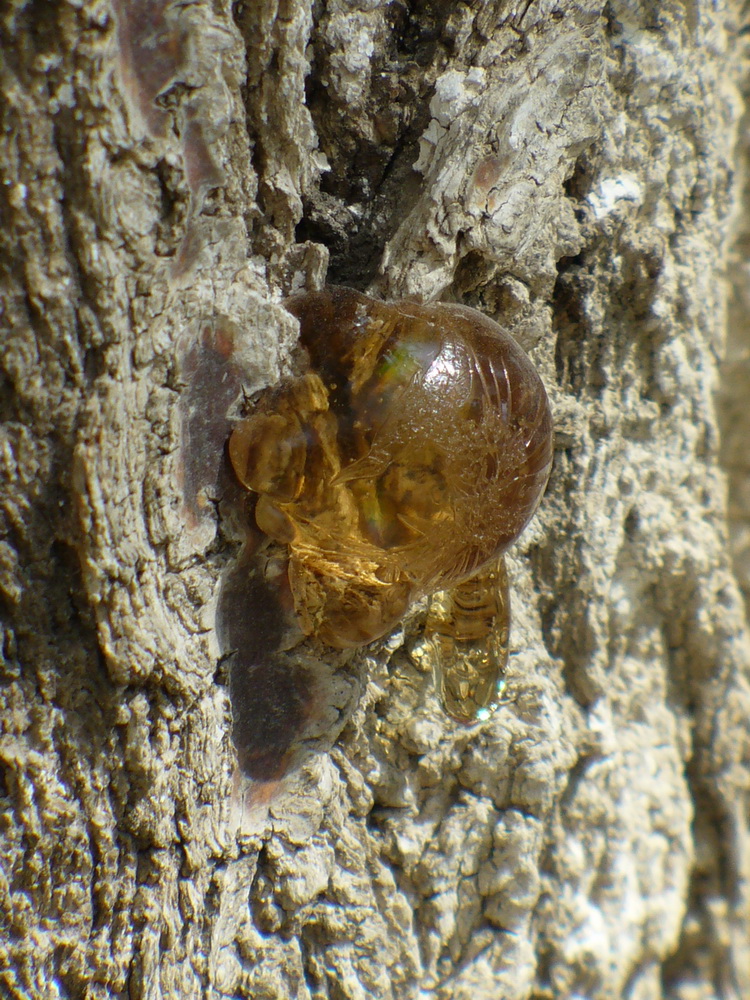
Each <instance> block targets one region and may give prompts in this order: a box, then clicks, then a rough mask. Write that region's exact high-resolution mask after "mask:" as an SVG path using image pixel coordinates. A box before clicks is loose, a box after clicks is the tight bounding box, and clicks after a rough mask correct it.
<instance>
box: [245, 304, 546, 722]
mask: <svg viewBox="0 0 750 1000" xmlns="http://www.w3.org/2000/svg"><path fill="white" fill-rule="evenodd" d="M286 305H287V308H288V309H289V310H290V311H291V312H292V313H293V314H294V315H295V316H296V317H297V318H298V319H299V321H300V336H301V342H302V344H303V345H304V347H305V348H306V349H307V353H308V356H309V362H310V363H309V370H308V371H307V372H306V373H305V374H304V375H303V376H301V377H299V378H297V379H293V380H291V381H289V382H287V383H285V384H283V385H281V386H279V387H278V388H275V389H272V390H269V391H268V392H267V393H265V394H264V396H263V397H262V398H261V400H260V401H259V403H258V406H257V408H256V411H255V412H254V413H253V414H252V415H251V416H250V417H248V418H247V419H246V420H244V421H242V422H240V423H239V424H238V425H237V427H236V428H235V430H234V432H233V434H232V437H231V439H230V444H229V453H230V459H231V462H232V465H233V467H234V469H235V472H236V474H237V476H238V478H239V479H240V481H241V482H242V483H243V484H244V485H245V486H246V487H247V488H248V489H250V490H253V491H255V492H256V493H258V494H259V498H258V502H257V506H256V520H257V523H258V526H259V527H260V528H261V529H262V530H263V531H264V532H266V534H268V535H269V536H270V537H271V538H273V539H275V540H277V541H278V542H281V543H284V544H286V545H288V546H289V556H290V559H289V579H290V583H291V588H292V594H293V597H294V604H295V609H296V612H297V615H298V617H299V620H300V624H301V627H302V629H303V631H304V632H305V633H306V634H312V635H315V636H316V637H318V638H319V639H321V640H322V641H324V642H326V643H328V644H330V645H333V646H337V647H346V646H356V645H360V644H362V643H366V642H369V641H371V640H372V639H375V638H378V637H379V636H382V635H383V634H384V633H386V632H387V631H389V630H390V629H391V628H392V627H393V626H394V625H395V624H396V622H397V621H398V620H399V619H400V618H401V616H402V615H403V614H404V612H405V610H406V609H407V608H408V606H409V604H410V603H412V602H413V601H414V600H416V599H417V598H419V597H421V596H423V595H424V594H431V593H434V592H435V591H442V590H451V589H453V588H456V587H457V586H458V585H462V584H464V582H465V581H467V580H469V579H470V578H471V577H473V576H474V575H475V574H477V572H478V571H480V570H482V569H483V567H485V570H484V573H485V576H486V574H487V572H490V577H489V579H490V580H492V579H495V580H499V579H500V575H499V574H501V570H500V569H497V568H495V569H493V570H492V571H489V570H487V569H486V567H487V566H488V564H489V563H490V561H492V563H493V566H494V567H497V565H498V558H499V557H500V556H501V555H502V553H503V552H504V551H505V549H506V548H507V547H508V546H509V545H510V544H511V543H512V542H513V541H514V540H515V539H516V538H517V537H518V535H519V534H520V533H521V531H522V530H523V529H524V527H525V526H526V524H527V523H528V521H529V520H530V518H531V516H532V515H533V513H534V511H535V509H536V507H537V504H538V503H539V500H540V497H541V495H542V493H543V491H544V487H545V485H546V482H547V478H548V475H549V470H550V465H551V461H552V422H551V418H550V411H549V405H548V402H547V395H546V393H545V390H544V386H543V385H542V382H541V380H540V378H539V376H538V375H537V373H536V371H535V369H534V367H533V365H532V364H531V362H530V360H529V359H528V357H527V356H526V354H525V353H524V352H523V351H522V349H521V348H520V347H519V346H518V344H517V343H516V342H515V341H514V340H513V338H512V337H510V336H509V335H508V334H507V333H506V332H505V331H504V330H503V329H502V328H501V327H499V326H498V325H497V324H496V323H494V322H492V321H491V320H489V319H488V318H487V317H485V316H483V315H482V314H481V313H479V312H477V311H476V310H474V309H469V308H466V307H464V306H458V305H443V304H434V305H418V304H415V303H412V302H395V303H385V302H378V301H376V300H374V299H371V298H368V297H367V296H365V295H362V294H360V293H359V292H356V291H354V290H352V289H348V288H336V287H328V288H326V289H325V290H324V291H322V292H313V293H305V294H302V295H297V296H294V297H293V298H291V299H289V300H288V302H287V303H286ZM492 573H494V574H495V576H494V578H493V577H492ZM503 579H504V577H503ZM487 586H488V585H486V584H482V585H481V586H479V588H478V589H477V588H475V590H476V594H475V595H474V596H471V588H469V589H468V590H467V589H466V587H464V588H463V590H464V591H465V594H464V596H463V597H462V596H461V593H460V592H456V594H455V595H454V596H455V597H456V598H457V600H458V603H457V604H455V606H454V608H453V610H452V611H451V610H444V611H443V612H440V613H439V614H438V613H436V614H435V615H433V616H432V617H433V619H434V622H435V623H436V624H435V626H434V631H435V633H436V635H438V636H442V639H441V642H442V645H443V646H445V642H443V640H444V639H446V637H447V636H449V634H450V632H451V630H455V629H458V633H457V634H459V633H460V634H462V632H461V630H463V632H466V629H467V628H468V629H469V631H471V629H472V628H479V626H467V625H466V621H467V620H468V619H469V618H471V617H472V614H474V612H472V613H469V612H468V611H467V608H468V607H469V606H470V605H472V603H475V604H477V606H478V607H479V611H476V609H475V611H476V614H474V617H475V618H476V619H477V620H479V619H481V620H482V621H485V622H489V624H487V625H486V626H485V627H486V628H488V629H489V628H495V629H497V628H498V627H499V628H500V629H501V631H502V628H503V627H505V628H506V633H507V621H508V613H507V605H508V602H507V600H505V599H497V600H495V601H494V611H493V613H492V614H489V611H488V608H489V605H490V604H492V601H489V599H488V598H487V596H486V593H487V589H486V588H487ZM462 600H463V602H464V604H463V610H461V607H462V605H461V601H462ZM438 623H439V624H438ZM462 623H463V624H462ZM471 639H472V636H471V635H467V636H465V637H463V638H459V639H458V642H459V644H460V643H466V642H468V641H470V640H471ZM506 640H507V634H506ZM504 648H505V652H506V653H507V641H506V642H505V647H504ZM445 655H446V656H447V654H445ZM504 655H505V654H503V657H502V658H503V662H504ZM485 667H486V663H485ZM447 669H449V670H450V667H448V668H447ZM498 669H500V668H499V667H498ZM485 672H486V673H491V671H489V669H487V670H486V671H485ZM465 673H466V674H467V677H468V674H469V673H471V668H470V666H468V667H467V668H466V671H465ZM444 676H445V673H444ZM455 682H456V684H457V685H458V687H456V690H455V697H453V696H451V697H448V696H447V694H446V693H445V691H446V689H445V685H444V684H443V689H444V703H445V704H446V707H447V708H448V710H449V711H450V712H451V714H453V715H455V716H456V717H457V718H463V719H466V718H468V717H471V716H473V715H475V714H476V711H477V710H478V708H479V707H481V705H482V704H487V703H488V702H489V701H490V700H491V699H492V697H493V696H494V695H493V694H492V691H494V690H495V689H496V687H497V685H496V683H495V682H494V681H493V682H491V683H488V682H487V681H486V678H484V679H483V680H482V681H481V683H480V682H479V681H477V684H476V685H474V686H473V687H472V685H471V684H470V683H469V681H468V680H467V679H466V677H462V675H461V670H460V669H459V670H458V673H457V674H456V677H455ZM451 683H452V682H451ZM448 686H449V687H450V684H449V685H448ZM470 688H471V691H470V690H469V689H470ZM485 690H487V691H489V692H490V693H486V694H485V693H482V692H485ZM462 698H463V699H464V700H465V701H466V710H465V711H464V710H463V709H461V707H460V704H459V703H460V701H461V699H462Z"/></svg>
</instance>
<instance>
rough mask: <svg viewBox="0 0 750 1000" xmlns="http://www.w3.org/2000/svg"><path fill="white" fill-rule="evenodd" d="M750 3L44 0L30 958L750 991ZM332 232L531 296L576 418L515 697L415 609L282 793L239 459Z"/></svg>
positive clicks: (20, 923) (332, 247)
mask: <svg viewBox="0 0 750 1000" xmlns="http://www.w3.org/2000/svg"><path fill="white" fill-rule="evenodd" d="M741 16H742V14H741V11H740V10H739V8H734V7H731V6H729V5H726V4H722V3H720V2H719V3H711V2H709V0H692V2H690V0H684V2H677V0H673V2H669V0H668V2H660V0H644V2H641V3H635V2H631V0H612V2H610V3H607V4H604V3H603V2H596V0H578V2H569V3H565V4H555V3H552V2H546V0H532V2H529V0H517V2H514V0H507V2H506V0H487V2H482V3H479V2H471V0H466V2H461V0H392V2H385V0H359V2H357V3H354V2H352V3H347V2H344V0H328V2H326V3H312V2H307V0H277V2H274V0H240V2H239V3H237V4H235V5H233V6H230V5H229V4H228V3H226V2H224V0H216V2H213V3H211V2H208V0H205V2H202V0H197V2H195V3H191V4H188V5H185V4H179V3H176V2H174V3H173V2H169V0H164V2H163V0H91V2H88V3H80V2H77V0H75V2H74V0H70V2H63V0H60V2H59V3H50V2H48V0H29V2H26V3H24V2H22V0H5V3H4V4H3V5H2V6H0V45H1V47H2V54H1V57H0V122H1V128H0V178H1V180H2V183H0V282H1V284H0V310H1V312H0V319H1V322H2V331H1V335H2V348H1V350H0V373H1V375H2V383H0V413H1V415H2V429H1V434H2V438H1V441H2V452H1V454H2V480H0V518H1V519H2V520H1V521H0V524H1V525H2V528H1V529H0V531H1V534H0V615H1V618H0V622H1V623H2V647H1V650H0V652H1V657H2V658H1V660H0V670H1V673H0V682H1V686H0V928H1V930H0V992H1V993H2V995H3V996H9V997H14V998H24V1000H28V998H40V1000H42V998H43V1000H47V998H51V997H75V998H78V997H86V998H94V997H102V998H105V997H106V998H109V997H128V998H129V1000H140V998H157V997H165V998H178V997H179V998H181V1000H187V998H198V997H222V996H226V997H253V998H258V1000H260V998H269V1000H271V998H286V997H294V998H300V1000H306V998H316V1000H319V998H324V997H329V998H331V1000H334V998H335V1000H343V998H352V1000H355V998H357V1000H359V998H366V997H377V998H404V1000H406V998H409V1000H411V998H415V1000H416V998H417V997H422V998H434V1000H469V998H471V1000H484V998H487V1000H489V998H493V1000H497V998H503V1000H515V998H519V1000H520V998H528V997H534V998H537V1000H541V998H552V997H571V998H572V997H577V998H580V997H586V998H591V1000H594V998H596V1000H613V998H618V997H623V998H625V997H628V998H638V1000H652V998H653V1000H656V998H661V997H671V998H679V1000H704V998H705V1000H708V998H712V997H722V998H730V997H731V998H735V997H736V998H741V997H748V996H750V832H749V831H748V820H749V818H750V813H749V809H748V795H750V721H749V720H750V688H749V687H748V670H749V668H750V642H749V641H748V631H747V612H746V603H745V602H744V601H743V596H742V592H743V589H744V592H745V596H746V598H747V594H748V593H750V582H749V581H750V570H748V556H747V552H748V542H747V538H748V533H749V532H750V527H749V526H750V513H749V511H750V500H748V497H749V496H750V486H749V485H748V483H750V461H749V460H748V450H747V444H746V442H747V439H748V431H749V430H750V428H749V427H748V413H750V409H748V406H747V398H748V392H749V391H750V374H748V371H749V370H748V363H747V350H748V328H747V323H746V315H747V312H748V308H747V303H748V297H749V296H750V292H749V291H748V289H750V280H749V279H748V270H747V268H748V265H747V246H748V229H749V228H750V226H749V224H748V222H747V219H748V218H750V215H748V199H747V194H746V191H745V192H744V193H743V189H742V184H741V183H740V181H741V179H742V178H743V177H744V175H745V162H746V159H747V142H746V140H743V141H740V142H738V138H737V137H738V129H739V127H740V125H741V124H743V123H746V118H745V119H743V117H742V116H743V113H744V107H743V100H744V90H745V89H746V82H745V81H746V76H745V65H746V52H745V51H744V49H743V48H742V44H741V43H742V35H741V34H740V28H741V24H742V21H741ZM733 234H736V238H735V239H734V242H733V243H731V240H732V238H733ZM730 246H731V247H732V250H731V253H730ZM329 256H330V266H327V265H328V263H329ZM728 273H729V275H730V276H731V277H732V279H733V286H732V287H733V293H732V296H731V297H730V292H729V283H728V281H727V274H728ZM324 280H329V281H333V282H338V283H345V284H350V285H353V286H355V287H357V288H360V289H362V290H369V291H370V292H373V293H375V294H378V295H380V296H382V297H398V296H403V295H414V296H421V297H424V298H426V299H433V298H442V299H445V300H446V301H461V302H464V303H466V304H469V305H474V306H477V307H478V308H481V309H482V310H483V311H485V312H486V313H487V314H488V315H490V316H491V317H493V318H494V319H496V320H497V321H498V322H500V323H502V324H503V325H504V326H506V327H507V328H508V329H509V330H510V331H511V332H512V333H513V334H514V336H516V338H517V339H518V340H519V341H520V343H521V344H522V345H523V346H524V347H525V348H526V349H527V350H528V351H529V352H530V354H531V355H532V357H533V358H534V360H535V362H536V363H537V365H538V367H539V370H540V372H541V374H542V376H543V378H544V380H545V382H546V384H547V387H548V390H549V392H550V396H551V400H552V404H553V411H554V415H555V423H556V429H557V438H556V447H557V450H556V458H555V466H554V469H553V474H552V479H551V481H550V486H549V488H548V492H547V496H546V499H545V501H544V503H543V505H542V508H541V510H540V513H539V515H538V516H537V518H536V519H535V521H534V522H533V524H532V526H531V528H530V529H529V531H528V532H527V533H526V534H525V535H524V536H523V538H522V539H521V542H520V544H519V545H517V546H516V548H515V549H514V550H513V552H512V554H511V557H510V560H509V568H510V573H511V584H512V589H513V603H514V623H513V633H512V638H511V641H512V647H513V649H514V650H515V651H516V655H514V656H512V657H511V667H510V671H509V678H508V680H509V699H508V702H507V704H504V705H503V706H502V707H501V708H500V709H499V710H498V711H497V713H496V714H495V715H494V716H492V718H491V719H490V720H489V721H487V722H485V723H483V724H481V725H477V726H474V727H470V728H463V727H459V726H457V725H455V724H454V723H451V722H450V721H449V720H448V719H446V717H445V716H444V715H443V714H442V713H441V711H440V708H439V706H438V704H437V701H436V699H435V696H434V693H433V690H432V686H431V682H430V678H429V676H428V675H427V674H426V673H425V671H424V669H423V668H424V666H425V663H424V655H422V656H420V655H418V651H419V628H420V623H421V621H422V620H423V617H424V609H422V610H421V611H420V610H418V611H417V612H416V613H415V614H414V615H413V616H412V618H411V619H410V620H409V622H408V623H407V626H406V628H405V629H404V630H403V631H402V632H399V633H398V634H396V635H395V636H394V637H392V639H391V641H389V642H385V643H380V644H376V646H374V647H373V648H372V649H369V650H363V651H360V652H358V653H356V654H354V656H353V657H352V658H351V659H350V661H349V662H348V663H346V664H344V665H343V666H342V667H341V670H342V671H343V676H344V677H345V680H346V683H347V684H348V685H349V686H348V688H347V690H349V691H350V692H351V691H353V690H354V689H355V688H357V687H359V688H361V689H362V690H361V696H360V697H359V698H358V699H354V698H350V699H349V700H350V703H351V704H353V706H354V707H353V709H352V710H351V711H349V710H347V709H346V708H345V706H344V702H342V706H340V712H339V714H337V715H336V718H337V719H338V722H337V723H336V722H334V723H332V725H333V728H334V730H336V731H340V735H339V737H338V739H337V740H336V742H335V745H334V746H333V747H332V748H331V749H330V751H328V750H327V749H326V748H325V747H321V748H320V749H319V751H318V752H316V753H314V754H313V755H312V756H310V757H309V758H308V759H307V760H306V761H305V763H304V764H303V766H302V767H300V768H297V769H296V770H295V771H294V772H293V773H292V774H291V775H290V777H289V778H288V779H287V780H286V781H285V782H283V783H282V784H281V785H280V786H279V788H278V789H277V790H276V793H275V795H274V796H273V797H272V799H271V801H270V802H269V803H267V807H266V808H265V809H260V810H259V809H256V810H254V811H253V812H252V813H249V812H248V811H247V810H245V809H244V808H243V807H242V805H241V803H240V804H239V805H238V802H239V798H238V791H237V783H236V782H235V781H234V779H233V771H234V752H233V748H232V743H231V737H230V725H231V707H230V704H229V697H228V690H227V682H226V681H227V679H226V674H225V672H224V671H223V670H222V666H221V661H220V658H219V650H218V644H217V640H216V638H215V634H214V629H213V626H214V621H215V614H216V601H217V589H218V584H219V581H220V579H221V576H222V573H224V572H225V571H226V570H227V569H228V567H230V566H231V565H232V564H233V561H234V560H235V558H236V555H237V544H236V540H234V539H233V537H232V533H231V531H230V530H229V529H228V528H227V527H226V526H222V525H219V524H218V521H217V518H218V516H219V515H218V513H217V511H218V508H217V505H216V504H214V503H212V502H211V501H212V499H215V498H214V497H213V495H212V488H213V487H214V486H215V483H216V476H217V469H218V465H219V459H220V456H221V450H222V447H223V442H224V440H225V438H226V434H227V429H228V418H227V407H228V406H229V404H230V403H231V402H232V401H233V399H234V395H235V394H236V392H237V391H244V392H245V393H248V394H251V393H252V392H254V391H255V390H257V389H260V388H262V387H264V386H266V385H269V384H272V383H273V382H274V381H276V380H277V379H278V378H279V377H280V376H281V375H283V374H284V373H285V372H288V371H290V370H291V365H292V363H293V349H294V344H295V338H296V324H295V321H294V320H293V319H292V317H291V316H289V314H288V313H286V312H285V310H284V309H283V307H282V306H281V305H280V301H281V298H282V297H283V296H284V295H285V294H288V293H289V292H291V291H295V290H299V289H301V288H313V287H319V286H320V285H321V284H322V282H323V281H324ZM727 312H728V313H729V316H730V320H731V322H730V324H729V326H730V330H731V335H730V341H729V345H730V355H729V358H728V361H727V363H726V364H725V365H724V366H723V367H722V366H721V361H722V357H723V352H724V347H725V328H726V317H727ZM227 338H228V340H229V341H231V343H232V345H233V349H234V354H233V358H234V360H235V362H236V364H235V369H234V371H235V375H236V378H237V383H236V385H234V386H233V387H231V391H230V390H227V392H226V393H225V395H224V396H223V397H222V396H221V393H219V398H218V402H217V400H216V398H215V397H214V396H212V395H211V393H210V392H209V390H210V388H211V387H210V385H208V386H207V387H203V388H202V389H200V391H199V390H198V389H195V387H194V385H193V386H192V387H191V384H190V372H191V368H190V364H191V362H190V359H191V357H193V355H191V354H190V352H191V349H195V347H196V345H203V346H204V347H205V348H206V350H209V351H210V350H213V351H214V352H215V353H218V354H221V351H222V350H223V345H226V343H227V342H228V340H227ZM186 359H187V360H186ZM717 393H719V395H718V397H717ZM717 398H718V399H720V402H721V407H720V410H721V416H722V423H721V429H722V436H720V433H719V428H720V424H719V419H718V416H717V408H716V399H717ZM201 408H203V409H205V413H206V418H205V426H204V425H202V424H201V422H200V420H197V418H196V416H195V414H196V412H200V411H201ZM230 416H231V414H230ZM186 429H187V430H186ZM198 451H200V454H199V455H198ZM196 456H197V457H196ZM722 463H723V467H722ZM724 469H726V470H727V472H728V473H729V475H728V477H727V476H726V475H725V471H724ZM727 479H728V481H729V486H730V490H729V502H728V503H727ZM730 536H731V544H729V543H728V538H730ZM249 613H250V614H252V609H251V610H250V612H249ZM420 616H421V617H420ZM337 664H338V661H337V660H333V659H331V661H330V663H329V664H328V667H329V669H330V670H331V672H332V673H335V668H336V666H337ZM344 701H346V699H344ZM337 711H338V710H337Z"/></svg>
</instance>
